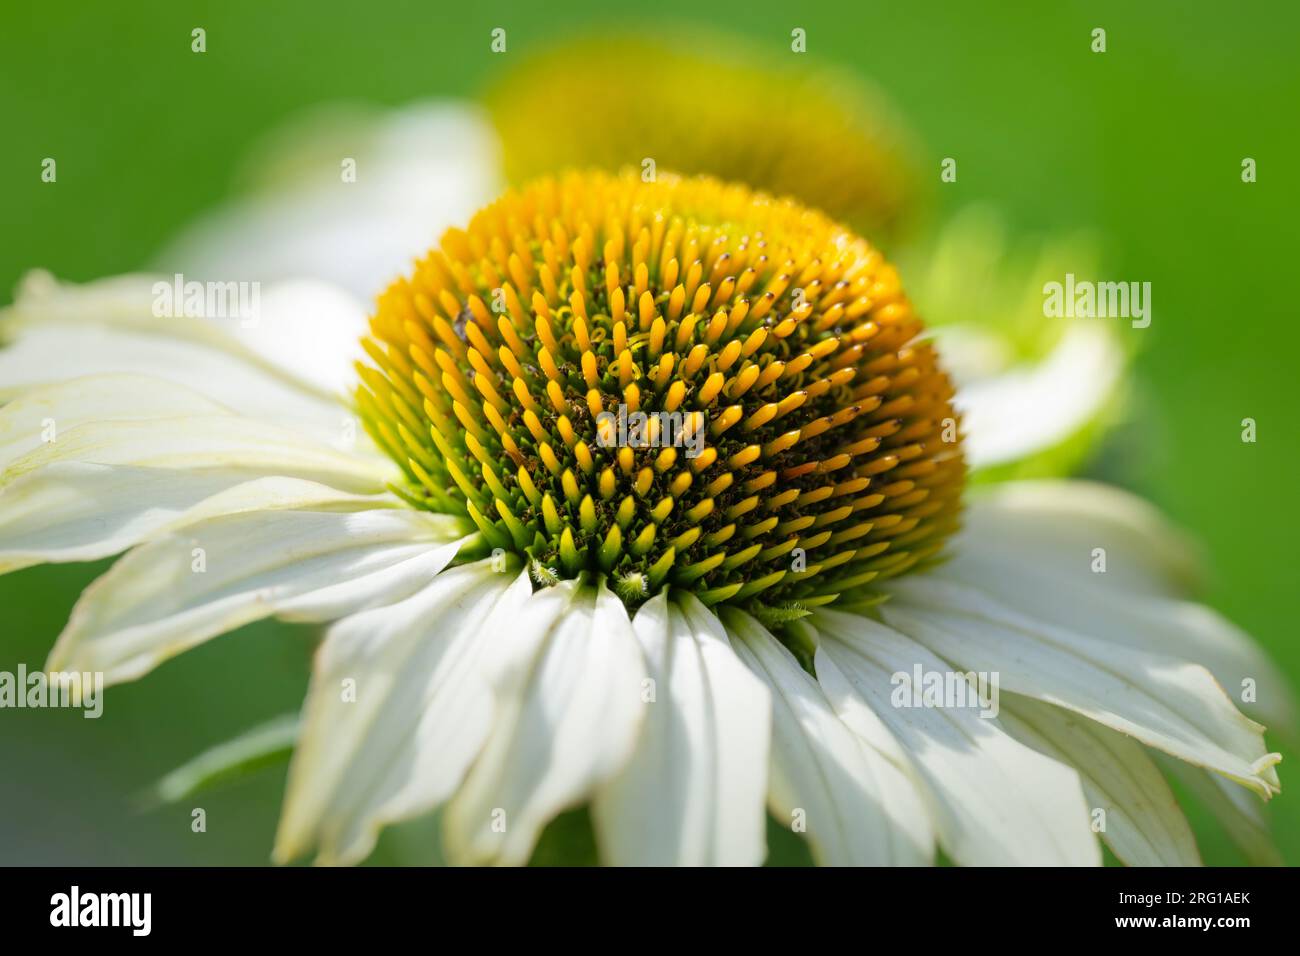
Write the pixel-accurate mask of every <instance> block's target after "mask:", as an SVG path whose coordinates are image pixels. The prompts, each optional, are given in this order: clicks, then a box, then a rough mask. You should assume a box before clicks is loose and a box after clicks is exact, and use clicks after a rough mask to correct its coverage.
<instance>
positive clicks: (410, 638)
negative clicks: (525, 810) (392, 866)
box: [275, 561, 512, 863]
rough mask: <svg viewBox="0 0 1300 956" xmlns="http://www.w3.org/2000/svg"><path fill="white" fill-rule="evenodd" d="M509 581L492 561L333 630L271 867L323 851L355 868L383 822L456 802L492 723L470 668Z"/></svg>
mask: <svg viewBox="0 0 1300 956" xmlns="http://www.w3.org/2000/svg"><path fill="white" fill-rule="evenodd" d="M511 581H512V577H511V576H509V575H505V574H498V573H496V572H494V571H493V570H492V564H491V562H490V561H485V562H478V563H477V564H472V565H466V566H464V567H460V568H455V569H452V570H450V571H444V572H443V573H442V574H439V575H438V576H437V577H435V578H433V580H432V581H431V582H430V583H429V584H428V585H427V586H426V587H424V588H423V589H422V590H420V591H418V592H416V593H415V594H414V595H412V596H411V597H409V598H407V599H406V600H404V601H402V602H400V603H398V604H393V605H391V606H388V607H382V608H376V609H374V610H369V611H364V612H362V613H360V614H356V615H353V616H352V617H349V618H346V619H345V620H343V621H340V622H339V623H338V624H336V625H334V626H333V627H332V628H331V629H330V631H329V633H328V634H327V635H326V638H325V641H324V643H323V644H322V645H321V649H320V651H319V653H318V654H317V657H316V663H315V667H314V669H313V674H312V683H311V689H310V691H309V692H308V695H307V703H306V705H305V708H304V714H303V731H302V735H301V737H300V738H299V744H298V749H297V751H296V752H295V753H294V757H293V762H292V764H291V766H290V770H289V782H288V785H287V789H286V793H285V803H284V811H283V813H282V814H281V818H280V827H279V832H278V833H277V835H276V844H275V858H276V859H277V860H278V861H280V862H287V861H288V860H292V859H294V858H296V857H299V856H301V855H302V854H304V853H305V852H307V851H308V850H309V849H310V848H311V847H312V846H319V847H320V853H319V856H318V862H321V863H353V862H357V861H358V860H361V859H364V858H365V857H366V856H367V855H368V854H369V852H370V850H371V849H372V848H373V847H374V843H375V838H376V836H377V835H378V833H379V830H380V828H381V827H382V826H383V825H384V824H387V823H392V822H395V821H398V820H404V819H408V818H410V817H413V816H416V815H418V814H420V813H423V812H426V811H429V810H432V809H433V808H435V807H436V806H437V805H438V804H440V803H442V802H443V801H444V800H446V799H447V797H448V796H449V795H450V794H451V793H452V791H453V790H454V789H455V787H456V786H457V785H458V784H459V783H460V781H461V779H462V778H463V777H464V774H465V771H466V769H467V768H468V767H469V765H470V762H471V761H472V760H473V759H474V757H475V755H476V754H477V753H478V750H479V748H480V747H481V745H482V743H483V740H484V739H485V737H486V736H487V733H488V729H489V727H490V725H491V722H492V706H493V705H492V698H491V693H490V691H489V689H488V687H487V684H486V683H485V682H484V681H483V679H482V677H481V675H480V673H479V668H478V665H477V659H478V657H479V655H480V654H481V652H482V649H483V646H484V642H485V641H486V640H488V639H489V638H488V633H487V632H488V631H489V630H490V629H491V628H492V627H494V626H495V624H494V621H495V618H496V616H497V615H498V614H499V613H500V611H501V608H502V606H503V604H504V603H506V602H505V595H506V592H507V591H508V590H509V588H510V584H511ZM349 690H351V691H352V693H348V691H349Z"/></svg>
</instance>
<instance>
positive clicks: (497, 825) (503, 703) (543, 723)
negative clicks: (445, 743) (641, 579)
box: [443, 576, 645, 865]
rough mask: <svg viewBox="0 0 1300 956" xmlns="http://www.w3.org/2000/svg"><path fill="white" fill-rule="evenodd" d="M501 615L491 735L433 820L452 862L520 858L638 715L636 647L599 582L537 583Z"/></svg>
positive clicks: (629, 741) (602, 776)
mask: <svg viewBox="0 0 1300 956" xmlns="http://www.w3.org/2000/svg"><path fill="white" fill-rule="evenodd" d="M521 580H523V581H524V582H525V584H526V583H527V581H526V578H524V577H522V576H521ZM501 620H502V621H503V622H505V623H506V625H507V626H504V627H502V628H500V629H499V630H497V631H494V633H492V634H491V635H490V636H489V637H490V640H491V641H492V646H491V647H490V649H489V653H490V654H491V660H490V661H486V660H485V666H486V667H487V668H488V673H489V680H490V682H491V684H492V687H493V692H494V697H495V699H496V704H497V711H496V716H495V718H494V719H493V724H492V733H491V736H490V737H489V738H488V741H487V743H486V745H485V746H484V748H483V752H482V754H480V756H479V759H478V761H477V762H476V763H475V764H474V768H473V770H471V772H470V775H469V777H468V778H467V779H466V781H465V783H464V785H463V786H462V787H461V789H460V791H459V792H458V793H457V794H456V796H455V797H454V798H453V799H452V801H451V803H450V804H449V805H448V807H447V811H446V813H445V815H444V819H443V825H444V828H445V832H446V836H445V840H444V845H445V847H446V849H447V853H448V858H449V859H451V860H453V861H454V862H461V863H474V862H486V861H492V862H497V863H504V864H507V865H509V864H516V865H517V864H523V863H525V862H527V860H528V857H529V855H530V854H531V852H532V850H533V847H534V845H535V844H536V842H537V837H538V835H539V834H540V832H541V830H542V827H544V826H545V825H546V824H547V823H548V822H549V821H550V820H551V818H552V817H554V816H555V815H556V814H557V813H559V812H560V811H562V810H565V809H567V808H569V807H572V806H576V805H577V804H579V803H581V802H582V801H583V800H584V799H586V798H587V797H589V796H590V795H591V793H592V791H593V790H594V789H595V788H596V787H597V786H598V785H599V784H601V783H603V782H605V781H607V780H609V779H610V778H611V777H612V776H614V774H616V773H617V772H618V771H619V770H621V769H622V767H623V765H624V764H626V762H627V760H628V758H629V757H630V756H631V754H632V750H633V747H634V746H635V744H636V738H637V734H638V732H639V730H640V727H641V721H642V719H643V716H644V710H645V705H644V704H642V703H641V695H642V693H643V686H642V681H643V680H644V678H645V666H644V663H643V661H642V656H641V651H640V647H639V645H638V644H637V641H636V637H635V635H634V634H633V632H632V623H631V621H629V620H628V617H627V611H626V610H625V609H624V607H623V602H622V601H620V600H619V599H618V597H616V596H615V595H614V594H612V593H611V592H610V591H609V590H608V589H607V588H606V587H605V586H604V584H600V585H599V586H598V587H596V588H593V587H591V586H579V585H578V584H577V582H573V581H566V582H562V583H560V584H557V585H555V586H554V587H549V588H544V589H543V590H541V591H539V592H538V593H537V594H535V595H531V596H529V597H528V598H527V599H526V600H523V601H521V602H520V603H519V605H518V607H517V609H516V611H515V613H512V614H509V615H502V618H501Z"/></svg>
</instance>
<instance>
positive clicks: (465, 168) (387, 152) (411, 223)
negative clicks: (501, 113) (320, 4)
mask: <svg viewBox="0 0 1300 956" xmlns="http://www.w3.org/2000/svg"><path fill="white" fill-rule="evenodd" d="M348 160H352V161H353V167H352V168H351V169H349V168H347V162H348ZM254 162H255V163H256V164H257V166H258V167H259V168H260V170H259V171H261V172H262V175H261V176H259V177H258V178H259V179H261V180H262V181H263V182H265V181H266V180H268V179H270V180H273V181H272V182H270V183H268V184H267V187H266V188H265V189H264V190H263V192H262V193H261V194H260V195H252V196H249V197H248V198H246V199H243V200H241V201H239V202H238V203H235V204H232V205H229V206H227V207H225V208H222V209H218V210H217V211H216V212H214V213H213V214H212V215H210V216H208V217H206V218H204V219H202V220H200V221H199V222H198V223H196V224H195V225H193V226H192V227H190V228H189V229H187V230H186V232H185V233H184V234H182V235H181V236H180V237H179V238H178V239H177V240H176V241H175V242H174V243H173V244H172V245H171V247H170V248H168V249H167V250H165V251H164V252H163V253H162V254H161V255H160V256H159V257H158V266H159V268H161V269H163V270H166V271H169V272H172V271H181V272H185V273H194V274H195V275H196V276H197V277H199V278H205V279H207V278H211V279H261V280H270V279H282V278H292V277H298V276H314V277H318V278H323V279H328V280H329V281H331V282H337V283H339V284H341V285H343V286H344V287H345V288H347V289H350V290H351V291H352V293H353V294H354V295H357V296H360V297H362V298H363V299H364V300H366V301H369V300H370V299H372V298H373V297H374V296H375V295H377V294H378V293H379V292H381V291H383V289H384V288H385V287H386V286H387V285H388V284H389V283H390V282H391V281H392V280H393V279H394V278H396V277H397V276H399V275H402V274H405V273H407V272H409V271H410V268H411V264H412V262H413V261H414V260H415V259H417V258H418V257H420V256H423V255H424V254H425V252H427V251H428V250H429V249H430V248H431V247H432V246H433V245H434V244H435V243H436V242H437V240H438V237H439V236H440V235H441V233H442V231H443V230H444V229H446V228H447V227H448V226H452V225H457V224H462V223H464V222H466V221H468V219H469V218H470V216H471V215H472V214H473V213H474V212H476V211H477V210H478V209H479V208H480V207H481V206H484V205H486V204H487V203H488V202H489V201H490V200H491V199H493V198H494V197H495V196H496V194H497V193H498V192H499V190H500V188H501V174H500V159H499V147H498V145H497V141H496V135H495V133H494V132H493V130H492V127H491V125H490V124H489V122H488V121H487V119H486V118H485V117H484V116H482V115H481V114H480V113H479V112H478V111H477V110H476V109H474V108H472V107H470V106H469V105H467V104H460V103H455V102H432V103H419V104H413V105H411V106H408V107H405V108H403V109H401V110H395V111H392V112H389V113H381V114H376V115H364V114H358V113H357V112H356V111H347V110H344V109H342V108H339V107H332V108H331V107H326V108H323V109H322V110H320V111H318V113H317V114H316V115H315V116H308V117H305V118H303V119H302V120H300V121H298V122H297V123H296V124H294V125H293V126H292V127H291V128H289V129H286V130H284V131H281V132H279V133H278V134H277V136H276V141H275V142H273V143H271V144H269V145H268V146H266V147H265V148H264V149H263V150H262V152H261V154H260V155H258V156H257V157H256V158H255V160H254ZM352 173H355V175H352Z"/></svg>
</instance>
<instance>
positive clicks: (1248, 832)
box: [1151, 752, 1283, 866]
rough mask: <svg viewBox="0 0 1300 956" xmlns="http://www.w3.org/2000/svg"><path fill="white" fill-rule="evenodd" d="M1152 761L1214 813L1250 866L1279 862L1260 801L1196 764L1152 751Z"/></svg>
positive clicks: (1229, 781)
mask: <svg viewBox="0 0 1300 956" xmlns="http://www.w3.org/2000/svg"><path fill="white" fill-rule="evenodd" d="M1151 756H1152V757H1153V758H1154V759H1155V762H1156V763H1157V764H1158V765H1159V766H1160V768H1161V769H1163V770H1164V771H1165V773H1167V774H1168V775H1169V776H1170V777H1171V778H1173V779H1175V780H1177V781H1179V782H1180V783H1182V784H1183V786H1185V787H1186V788H1187V789H1188V790H1189V791H1191V793H1192V795H1193V796H1195V797H1196V799H1197V800H1199V801H1200V802H1201V803H1203V804H1204V805H1205V807H1206V808H1207V809H1208V810H1209V811H1210V812H1211V813H1212V814H1214V816H1215V818H1216V819H1217V820H1218V821H1219V823H1220V824H1222V825H1223V829H1224V830H1225V831H1226V832H1227V834H1228V837H1229V839H1231V840H1232V842H1233V843H1235V844H1236V846H1237V848H1238V849H1239V850H1241V852H1242V853H1243V854H1244V855H1245V857H1246V862H1247V863H1249V864H1250V865H1251V866H1282V864H1283V861H1282V855H1281V854H1280V853H1279V852H1278V849H1277V840H1276V839H1274V837H1273V834H1272V832H1271V831H1270V829H1269V824H1268V818H1267V817H1266V816H1265V814H1264V801H1263V800H1260V799H1259V797H1257V796H1255V794H1253V793H1251V792H1250V791H1249V790H1246V789H1245V788H1243V787H1239V786H1237V784H1235V783H1233V782H1232V781H1231V780H1228V779H1226V778H1224V777H1220V776H1219V775H1218V774H1217V773H1210V772H1209V771H1208V770H1202V769H1201V768H1200V767H1193V766H1192V765H1191V764H1186V763H1183V762H1182V761H1181V760H1175V759H1174V758H1173V757H1168V756H1165V755H1164V754H1162V753H1159V752H1154V753H1152V755H1151Z"/></svg>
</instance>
